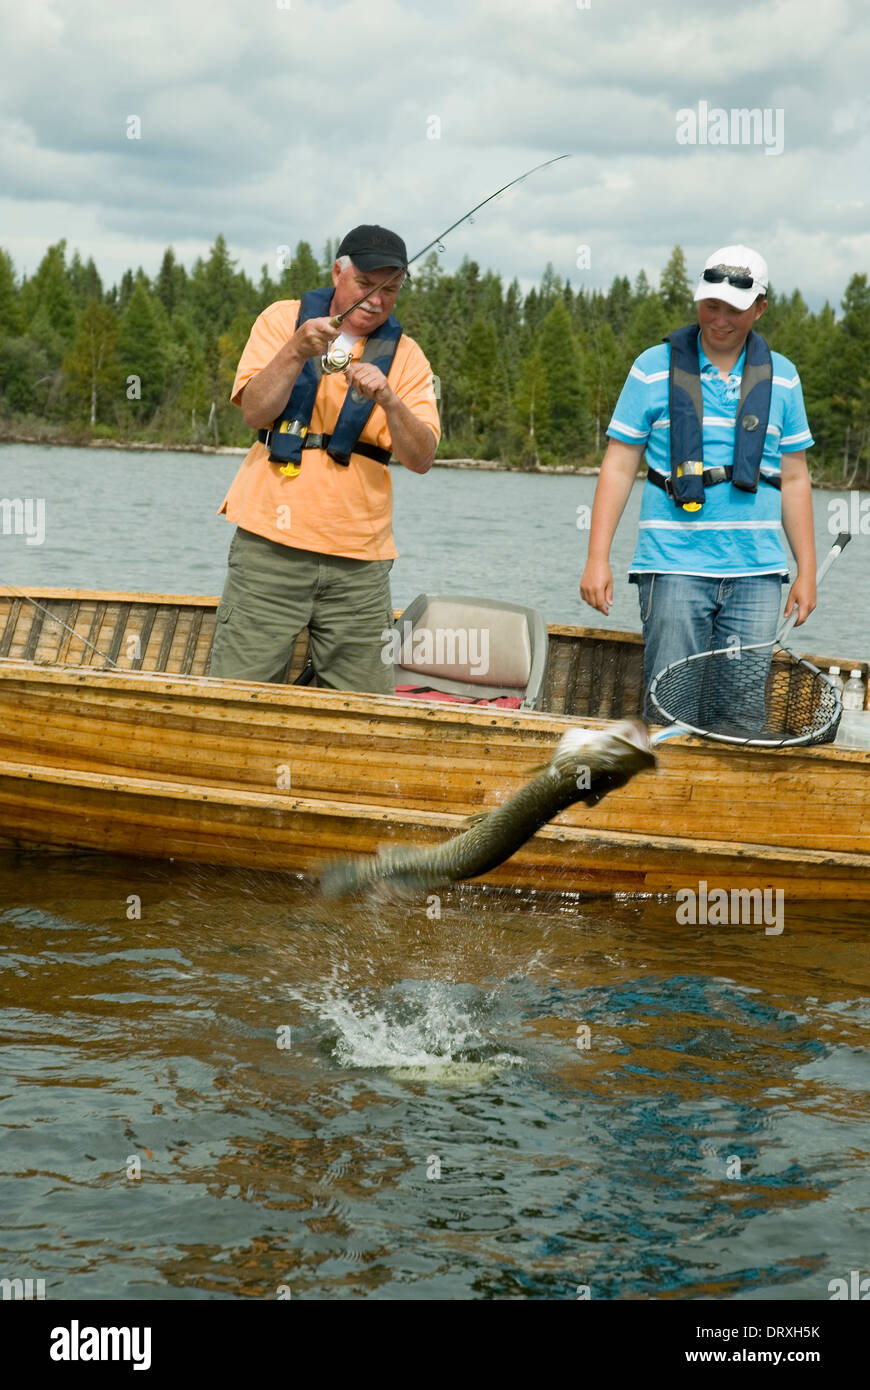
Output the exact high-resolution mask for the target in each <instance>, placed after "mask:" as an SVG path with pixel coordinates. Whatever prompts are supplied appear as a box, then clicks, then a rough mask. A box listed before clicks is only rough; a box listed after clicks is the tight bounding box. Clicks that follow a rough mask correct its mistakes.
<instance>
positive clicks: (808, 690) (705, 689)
mask: <svg viewBox="0 0 870 1390" xmlns="http://www.w3.org/2000/svg"><path fill="white" fill-rule="evenodd" d="M649 701H650V705H651V706H652V709H653V711H654V713H655V715H656V716H657V717H658V718H660V719H661V720H662V721H663V722H664V723H668V724H671V723H679V724H685V725H687V726H688V727H689V728H691V729H693V730H694V731H696V732H697V733H700V734H705V735H707V736H709V737H713V738H719V739H721V740H723V741H724V742H734V743H761V744H764V745H765V746H767V747H781V746H783V745H784V744H812V743H832V742H833V741H834V738H835V736H836V733H837V725H838V724H839V722H840V715H841V713H842V704H841V703H840V698H839V696H838V694H837V692H836V690H835V689H834V687H833V686H832V685H831V683H830V681H828V680H827V679H826V678H825V677H824V676H823V675H822V673H821V671H819V670H818V669H817V668H816V667H815V666H813V665H812V664H811V663H810V662H809V661H804V660H803V659H802V658H801V657H799V656H796V655H795V654H794V653H793V652H789V651H778V652H777V653H776V655H775V656H773V658H772V659H771V648H770V646H769V645H765V646H764V647H759V648H751V647H743V648H742V649H739V650H730V649H729V650H726V651H720V652H705V653H703V654H702V655H700V656H692V657H687V658H686V660H684V661H678V662H675V663H674V664H673V665H672V666H669V667H668V668H667V669H666V670H664V671H662V672H660V673H659V675H658V676H657V677H656V678H655V680H654V681H653V682H652V685H651V686H650V692H649Z"/></svg>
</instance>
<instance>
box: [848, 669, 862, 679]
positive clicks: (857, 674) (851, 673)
mask: <svg viewBox="0 0 870 1390" xmlns="http://www.w3.org/2000/svg"><path fill="white" fill-rule="evenodd" d="M856 676H857V677H858V679H859V680H861V672H860V671H850V672H849V680H850V681H853V680H854V679H855V677H856Z"/></svg>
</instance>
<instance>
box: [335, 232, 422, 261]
mask: <svg viewBox="0 0 870 1390" xmlns="http://www.w3.org/2000/svg"><path fill="white" fill-rule="evenodd" d="M335 254H336V256H350V258H351V260H352V261H353V263H354V265H355V266H357V267H358V269H360V270H377V269H378V267H379V266H382V265H395V266H399V267H401V269H402V270H407V268H408V250H407V247H406V246H405V243H404V242H403V240H402V238H401V237H400V236H397V235H396V233H395V232H391V231H389V229H388V228H387V227H377V226H375V227H369V226H364V227H354V229H353V231H352V232H348V234H347V236H346V237H345V238H344V241H343V242H342V243H341V245H340V246H339V248H338V250H337V251H336V253H335Z"/></svg>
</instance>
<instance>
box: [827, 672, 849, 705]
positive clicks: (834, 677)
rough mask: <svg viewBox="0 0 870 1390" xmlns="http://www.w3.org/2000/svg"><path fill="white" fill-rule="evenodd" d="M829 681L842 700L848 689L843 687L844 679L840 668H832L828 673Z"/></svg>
mask: <svg viewBox="0 0 870 1390" xmlns="http://www.w3.org/2000/svg"><path fill="white" fill-rule="evenodd" d="M828 680H829V681H830V683H831V685H832V686H833V687H834V689H835V690H836V692H837V694H838V695H839V697H840V699H841V700H842V698H843V691H844V690H845V688H846V687H845V686H844V685H843V678H842V676H841V675H840V668H839V666H832V667H831V668H830V670H829V671H828Z"/></svg>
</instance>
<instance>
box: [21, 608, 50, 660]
mask: <svg viewBox="0 0 870 1390" xmlns="http://www.w3.org/2000/svg"><path fill="white" fill-rule="evenodd" d="M44 622H45V613H44V611H43V610H42V609H41V608H34V609H33V615H32V619H31V623H30V632H29V634H28V637H27V641H26V642H25V644H24V652H23V659H24V660H25V661H32V660H33V658H34V656H35V654H36V647H37V644H38V642H39V636H40V633H41V632H42V625H43V623H44Z"/></svg>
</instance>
